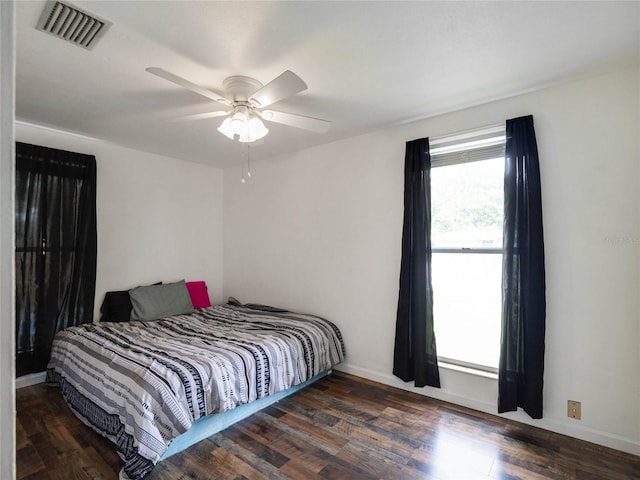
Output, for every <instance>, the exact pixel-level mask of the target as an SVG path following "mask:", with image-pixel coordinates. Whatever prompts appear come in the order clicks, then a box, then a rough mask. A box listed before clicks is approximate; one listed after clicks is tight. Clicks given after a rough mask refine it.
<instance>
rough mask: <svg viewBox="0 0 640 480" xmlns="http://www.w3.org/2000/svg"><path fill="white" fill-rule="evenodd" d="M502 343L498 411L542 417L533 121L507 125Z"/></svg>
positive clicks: (540, 248)
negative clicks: (520, 409)
mask: <svg viewBox="0 0 640 480" xmlns="http://www.w3.org/2000/svg"><path fill="white" fill-rule="evenodd" d="M506 135H507V139H506V151H505V177H504V216H505V218H504V254H503V271H502V341H501V347H500V368H499V372H498V377H499V379H498V412H500V413H502V412H508V411H514V410H517V408H518V407H522V408H523V409H524V410H525V411H526V412H527V413H528V414H529V415H530V416H531V417H532V418H542V383H543V373H544V332H545V312H546V304H545V274H544V242H543V235H542V202H541V194H540V166H539V163H538V148H537V145H536V135H535V131H534V128H533V117H532V116H531V115H529V116H526V117H520V118H515V119H511V120H507V123H506Z"/></svg>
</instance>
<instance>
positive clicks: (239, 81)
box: [222, 75, 263, 103]
mask: <svg viewBox="0 0 640 480" xmlns="http://www.w3.org/2000/svg"><path fill="white" fill-rule="evenodd" d="M222 85H223V86H224V90H225V95H226V97H227V99H229V100H230V101H231V102H234V103H235V102H248V101H249V98H250V97H251V95H252V94H253V93H255V92H257V91H258V90H259V89H261V88H262V86H263V85H262V83H260V82H259V81H258V80H256V79H255V78H251V77H244V76H242V75H234V76H232V77H227V78H225V79H224V82H223V84H222Z"/></svg>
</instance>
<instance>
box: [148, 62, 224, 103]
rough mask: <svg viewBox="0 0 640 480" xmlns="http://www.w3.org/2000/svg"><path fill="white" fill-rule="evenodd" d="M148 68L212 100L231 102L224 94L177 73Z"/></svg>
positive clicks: (149, 70) (153, 72)
mask: <svg viewBox="0 0 640 480" xmlns="http://www.w3.org/2000/svg"><path fill="white" fill-rule="evenodd" d="M146 70H147V72H149V73H152V74H153V75H156V76H158V77H160V78H164V79H165V80H168V81H170V82H171V83H175V84H176V85H179V86H180V87H184V88H186V89H187V90H191V91H192V92H195V93H197V94H199V95H202V96H203V97H206V98H209V99H211V100H214V101H216V102H220V103H226V104H229V103H230V102H229V100H227V99H226V98H224V97H223V96H222V95H219V94H217V93H215V92H213V91H211V90H208V89H206V88H204V87H201V86H200V85H196V84H195V83H193V82H190V81H189V80H186V79H184V78H182V77H179V76H177V75H174V74H173V73H171V72H167V71H166V70H164V69H162V68H158V67H149V68H147V69H146Z"/></svg>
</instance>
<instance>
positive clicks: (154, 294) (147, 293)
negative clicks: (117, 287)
mask: <svg viewBox="0 0 640 480" xmlns="http://www.w3.org/2000/svg"><path fill="white" fill-rule="evenodd" d="M129 296H130V297H131V306H132V309H131V320H158V319H160V318H164V317H169V316H171V315H182V314H184V313H192V312H193V311H194V309H193V304H192V303H191V297H190V296H189V290H187V286H186V285H185V283H184V280H180V281H179V282H175V283H165V284H163V285H149V286H145V287H138V288H133V289H131V290H129Z"/></svg>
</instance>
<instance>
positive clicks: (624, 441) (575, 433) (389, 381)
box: [334, 363, 640, 455]
mask: <svg viewBox="0 0 640 480" xmlns="http://www.w3.org/2000/svg"><path fill="white" fill-rule="evenodd" d="M334 370H338V371H341V372H345V373H350V374H352V375H356V376H358V377H363V378H366V379H368V380H373V381H375V382H380V383H382V384H385V385H389V386H391V387H396V388H400V389H402V390H407V391H410V392H414V393H417V394H419V395H424V396H428V397H432V398H436V399H438V400H443V401H445V402H450V403H454V404H456V405H461V406H463V407H467V408H471V409H473V410H478V411H480V412H483V413H488V414H491V415H495V416H497V417H500V418H508V419H510V420H514V421H516V422H520V423H525V424H527V425H531V426H534V427H538V428H542V429H544V430H550V431H552V432H555V433H560V434H562V435H567V436H569V437H573V438H577V439H580V440H584V441H587V442H591V443H595V444H597V445H602V446H605V447H608V448H613V449H615V450H620V451H623V452H626V453H631V454H632V455H640V442H638V441H636V440H633V439H630V438H625V437H621V436H619V435H615V434H613V433H609V432H603V431H601V430H596V429H592V428H589V427H584V426H579V425H572V424H569V423H567V422H564V421H561V420H558V419H554V418H542V419H540V420H534V419H532V418H529V417H528V416H527V415H526V414H524V413H522V412H511V413H505V414H500V415H498V413H497V406H496V405H493V404H489V403H486V402H481V401H478V400H475V399H473V398H467V397H463V396H460V395H456V394H452V393H450V392H445V391H442V390H440V389H436V388H430V387H426V388H415V387H413V386H412V385H411V384H409V383H405V382H403V381H402V380H400V379H399V378H397V377H395V376H393V375H391V374H383V373H380V372H375V371H373V370H369V369H366V368H362V367H358V366H355V365H349V364H348V363H347V364H341V365H338V366H337V367H334Z"/></svg>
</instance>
